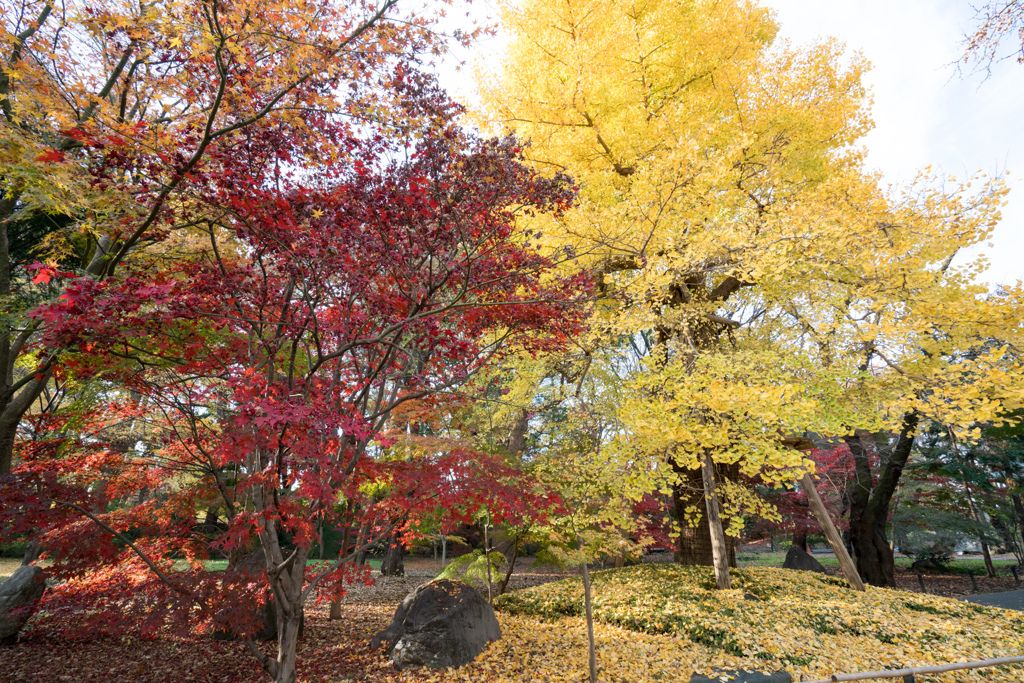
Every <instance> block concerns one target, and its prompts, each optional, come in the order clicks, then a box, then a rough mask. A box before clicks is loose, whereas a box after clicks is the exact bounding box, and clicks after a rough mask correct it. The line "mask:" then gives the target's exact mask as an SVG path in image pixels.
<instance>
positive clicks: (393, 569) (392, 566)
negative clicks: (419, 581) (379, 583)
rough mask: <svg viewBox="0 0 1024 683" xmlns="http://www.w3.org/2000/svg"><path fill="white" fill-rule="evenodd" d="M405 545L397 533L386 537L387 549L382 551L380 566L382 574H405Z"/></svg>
mask: <svg viewBox="0 0 1024 683" xmlns="http://www.w3.org/2000/svg"><path fill="white" fill-rule="evenodd" d="M404 558H405V546H404V545H402V541H400V540H399V538H398V534H392V535H391V537H390V538H389V539H388V549H387V550H386V551H384V562H383V563H382V564H381V566H380V573H381V575H382V576H405V562H404Z"/></svg>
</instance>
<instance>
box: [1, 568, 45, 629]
mask: <svg viewBox="0 0 1024 683" xmlns="http://www.w3.org/2000/svg"><path fill="white" fill-rule="evenodd" d="M45 590H46V581H45V580H44V579H43V570H42V569H40V568H39V567H37V566H36V565H34V564H30V565H25V566H22V567H18V569H17V570H15V572H14V573H13V574H11V576H10V578H8V579H7V580H6V581H4V582H3V583H2V584H0V643H3V644H5V645H7V644H12V643H14V642H15V641H16V640H17V638H18V631H20V630H21V627H22V626H24V625H25V622H26V621H28V618H29V617H31V616H32V613H33V612H35V610H36V604H37V603H38V602H39V598H41V597H43V591H45Z"/></svg>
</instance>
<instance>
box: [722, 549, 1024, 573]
mask: <svg viewBox="0 0 1024 683" xmlns="http://www.w3.org/2000/svg"><path fill="white" fill-rule="evenodd" d="M812 555H813V557H814V559H816V560H817V561H818V562H820V563H821V565H822V566H823V567H830V568H835V569H839V560H837V559H836V558H835V556H833V555H817V554H813V553H812ZM785 561H786V553H784V552H781V551H779V552H774V553H743V554H740V555H737V556H736V564H738V565H739V566H740V567H782V563H783V562H785ZM893 563H894V565H895V566H896V571H897V572H901V571H909V570H910V565H912V564H913V563H914V558H912V557H897V558H895V559H894V561H893ZM992 564H993V565H995V568H996V574H998V575H999V576H1011V573H1010V567H1012V566H1014V565H1015V564H1017V561H1016V560H992ZM947 567H948V568H949V573H950V574H963V575H965V576H966V575H967V573H968V572H969V571H970V572H974V574H975V576H984V575H985V560H984V559H982V558H980V557H954V558H953V559H952V560H950V561H949V563H948V564H947Z"/></svg>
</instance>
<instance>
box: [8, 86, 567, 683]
mask: <svg viewBox="0 0 1024 683" xmlns="http://www.w3.org/2000/svg"><path fill="white" fill-rule="evenodd" d="M394 87H395V88H396V92H395V93H394V95H395V99H396V101H397V102H400V103H401V106H402V107H403V109H404V111H403V112H401V113H400V114H401V115H402V119H403V120H404V121H407V122H408V121H418V122H419V123H418V125H416V126H415V127H410V128H408V129H406V130H405V131H404V132H400V131H396V130H395V129H393V128H391V126H390V119H389V118H385V119H383V120H379V121H373V120H367V121H366V122H364V125H363V126H362V127H360V128H359V129H358V130H357V131H353V130H352V129H348V128H347V127H345V126H344V125H341V126H336V127H333V129H331V130H326V129H327V128H328V125H327V124H326V123H325V124H324V127H325V130H324V131H323V132H324V133H327V134H329V137H328V140H329V145H328V147H327V151H330V150H333V149H343V150H344V151H345V154H344V155H340V154H339V155H338V158H337V159H333V160H332V159H331V158H330V156H329V155H328V154H324V155H322V156H320V157H319V158H321V159H322V161H321V162H320V165H319V166H318V168H316V169H315V173H313V171H314V169H312V168H310V169H308V170H309V171H310V173H295V174H292V173H289V172H286V171H283V170H280V169H279V167H276V166H272V167H270V169H267V168H265V167H259V166H257V167H255V168H254V167H253V166H251V165H250V164H249V154H248V152H249V149H245V148H242V149H241V150H239V151H240V152H243V153H240V154H239V155H238V156H231V157H229V156H224V157H221V159H220V163H221V165H222V168H227V169H230V171H231V172H230V174H228V175H225V176H223V177H221V178H219V180H220V181H221V182H217V183H213V184H212V185H211V187H210V188H209V190H208V191H209V192H210V199H211V201H213V200H216V201H218V202H219V203H220V205H221V206H224V207H226V208H228V209H229V210H230V211H229V212H226V213H225V215H224V216H223V217H222V219H221V220H220V221H218V222H216V223H214V222H212V221H211V222H206V223H204V224H203V225H202V230H201V232H200V234H202V233H205V239H206V245H205V247H204V248H203V249H201V250H195V251H193V252H191V254H190V255H189V256H188V257H187V258H186V257H182V258H179V259H176V260H174V261H172V262H170V263H167V262H166V260H164V259H163V258H161V252H159V251H153V252H143V253H140V254H138V255H137V257H136V258H135V259H133V260H132V262H131V263H130V264H129V263H126V264H125V265H124V267H121V268H119V269H117V270H116V271H115V272H113V273H110V274H108V275H107V276H106V277H105V278H103V279H97V278H93V277H90V276H88V275H86V274H81V275H80V274H75V273H65V272H60V271H58V270H55V269H52V268H51V269H44V270H43V271H41V273H42V276H43V277H49V278H51V279H53V278H63V279H64V283H63V286H62V289H63V295H62V296H61V297H60V298H59V299H57V300H56V301H54V302H52V303H50V304H48V305H45V306H42V307H40V308H38V309H36V310H35V311H33V312H32V314H31V318H32V319H33V320H38V321H40V323H41V329H42V334H41V336H40V342H39V343H40V344H41V345H42V349H43V350H49V349H62V350H71V349H73V350H74V351H75V353H74V354H71V353H70V352H66V355H65V356H64V357H63V359H62V364H63V365H62V367H74V369H75V370H76V371H77V372H78V373H79V374H81V375H88V374H92V375H94V376H96V377H97V378H103V379H106V380H108V381H113V382H117V383H118V384H119V385H121V386H124V387H128V388H130V389H131V390H132V391H133V392H137V393H138V394H139V395H141V396H142V397H144V398H145V399H146V400H145V403H144V405H143V404H141V403H139V402H136V403H135V404H129V403H121V404H120V405H119V408H120V409H121V410H122V411H124V412H131V411H133V410H137V411H140V412H141V413H143V414H144V417H145V419H146V420H147V422H148V423H149V424H150V425H152V426H151V429H152V430H153V431H154V433H155V436H156V437H157V438H156V439H155V440H153V441H155V444H156V445H151V443H152V442H150V443H146V444H141V443H140V444H137V445H136V448H135V449H129V450H128V451H127V452H124V453H106V454H104V457H105V458H106V460H107V461H108V462H107V470H108V472H107V474H106V477H107V480H108V483H107V485H106V486H105V487H103V488H102V489H96V488H95V487H90V486H88V480H90V479H92V478H95V477H96V476H97V473H96V472H95V470H94V469H93V468H91V466H90V461H89V459H88V458H87V457H85V456H77V455H76V458H77V459H74V460H69V459H67V458H65V457H41V458H37V459H32V460H31V461H26V462H24V463H22V464H21V465H20V466H19V467H18V468H16V469H15V470H14V471H13V473H12V477H11V478H9V479H8V480H7V482H6V483H5V492H4V496H3V499H4V507H5V510H4V516H5V519H10V520H14V521H13V523H11V524H8V525H7V528H6V529H5V531H7V532H9V533H22V532H24V531H25V530H26V529H30V528H32V529H36V530H38V533H39V535H40V540H41V541H42V544H43V546H44V547H45V548H46V549H47V552H48V554H49V555H50V556H51V557H52V558H53V559H54V560H55V561H56V564H55V565H54V568H53V569H52V570H51V571H53V572H54V573H55V575H56V576H63V575H69V574H76V575H78V574H81V572H82V571H84V570H86V569H89V568H92V567H94V566H96V565H100V566H101V567H102V572H103V576H106V577H108V578H109V577H111V576H121V577H124V581H123V583H124V586H131V587H132V590H133V596H134V605H135V608H134V609H135V610H140V611H142V612H144V613H147V614H148V616H147V622H148V623H149V624H150V628H157V627H158V626H159V624H160V623H161V622H162V620H163V619H164V618H176V619H178V623H182V624H184V625H188V624H189V623H190V622H191V621H193V620H194V619H195V618H198V620H199V621H200V622H205V623H207V624H211V623H212V625H213V626H215V627H217V628H228V629H230V630H235V631H237V632H240V633H241V634H243V635H249V634H251V632H252V631H251V628H252V615H251V614H247V613H246V611H245V609H244V607H241V606H240V605H243V604H245V603H242V602H239V603H238V605H239V606H234V605H235V604H236V603H235V600H236V599H237V598H238V594H239V593H238V592H239V591H244V590H250V588H246V587H247V586H250V587H251V585H252V584H251V583H250V580H249V578H250V577H247V576H246V575H243V573H241V572H234V571H233V569H234V567H235V566H236V565H237V564H238V563H239V561H240V559H241V558H242V557H244V556H245V555H246V554H247V553H248V552H249V551H250V550H251V549H252V547H253V546H254V545H257V546H258V547H260V548H262V559H263V565H264V566H265V577H266V583H265V584H261V582H262V578H261V579H260V581H259V582H257V585H267V586H269V589H270V592H271V595H272V603H273V609H274V611H275V613H276V616H277V628H278V631H277V641H278V651H277V656H276V657H271V656H267V655H265V654H263V653H262V652H261V651H260V650H259V649H258V648H256V647H255V645H253V644H252V643H251V641H250V647H251V649H252V651H253V653H254V655H255V656H257V657H258V658H259V659H260V662H261V664H262V665H263V667H264V669H265V670H266V671H267V673H268V675H269V676H270V677H271V678H273V679H274V680H275V681H293V680H295V671H296V668H295V667H296V659H295V646H296V639H297V637H298V633H299V628H300V624H301V621H300V620H301V614H302V607H303V605H304V604H305V603H306V601H307V600H308V599H309V598H310V597H311V596H313V595H315V594H316V593H317V591H319V590H320V588H321V587H331V586H333V590H334V594H337V591H338V590H340V589H341V580H342V579H343V578H344V577H345V576H347V575H348V571H349V570H348V569H347V568H346V566H345V562H346V561H348V560H350V559H351V557H341V558H338V559H337V561H335V562H333V563H332V565H331V566H330V567H329V568H326V569H320V570H317V571H316V572H314V573H313V574H311V575H307V573H306V560H307V558H308V557H309V556H310V551H311V548H312V547H313V545H314V544H315V542H316V540H317V539H316V536H317V529H318V527H320V526H322V525H323V524H325V523H327V524H331V523H335V522H336V521H338V520H339V519H341V518H342V517H343V516H344V515H345V513H344V512H343V510H344V506H341V505H339V502H343V501H354V502H356V503H358V504H359V508H360V510H361V514H360V515H359V517H358V523H360V524H364V523H365V524H368V525H369V527H370V528H371V529H372V537H371V538H367V539H364V540H363V541H362V543H363V546H362V547H364V548H365V547H366V545H368V544H369V543H370V542H372V541H373V540H374V539H380V538H384V537H387V536H389V535H391V534H392V532H393V531H394V530H395V528H396V520H402V519H409V518H412V517H414V516H415V511H417V510H422V509H429V510H433V509H435V508H436V507H437V506H442V507H444V508H447V509H452V510H457V511H459V512H461V513H462V514H464V515H466V516H470V515H472V514H475V513H476V512H477V511H478V509H479V508H480V506H482V505H484V504H486V506H487V508H488V509H489V510H490V511H491V514H492V515H497V516H501V517H505V518H518V517H517V516H519V517H521V516H522V515H524V514H530V510H531V509H532V508H534V507H537V508H540V507H543V505H541V504H539V503H537V504H535V503H536V501H535V500H534V497H533V496H532V495H531V494H530V493H529V491H530V490H532V487H531V486H530V485H528V484H526V485H524V484H522V483H518V484H515V483H509V482H512V481H513V480H514V479H515V477H516V476H517V475H516V473H515V472H514V471H506V470H504V469H502V467H501V465H500V463H490V464H486V465H485V464H483V463H480V462H477V461H479V460H480V459H483V460H486V456H483V455H481V454H474V453H471V452H467V451H465V450H459V451H453V452H446V453H438V454H436V455H435V457H431V458H416V459H412V460H406V459H393V458H385V457H382V455H383V453H382V451H383V449H386V448H388V447H389V443H390V442H389V440H388V439H386V438H382V437H381V436H380V433H381V431H382V429H383V428H384V427H385V425H386V423H387V421H388V419H389V416H390V415H391V414H392V412H393V410H394V409H395V408H396V407H397V406H399V405H402V404H403V403H407V402H410V401H414V400H417V399H423V398H425V397H427V396H430V395H433V394H437V393H439V392H445V391H447V390H450V389H452V388H453V387H456V386H458V385H460V384H462V383H463V382H465V381H466V380H467V379H468V378H470V377H472V376H473V375H474V374H475V373H476V372H477V371H478V370H479V369H480V368H481V367H483V366H484V365H485V364H486V363H487V362H488V361H489V359H491V358H493V357H494V356H495V355H496V354H499V353H500V352H501V349H502V347H503V345H504V344H505V343H506V342H507V341H509V340H512V339H515V340H518V345H519V348H522V349H526V350H530V349H533V350H537V351H541V350H545V349H551V348H556V347H558V346H559V345H560V344H561V343H563V342H562V340H563V338H564V337H565V336H566V335H568V334H573V333H575V332H576V331H577V328H578V324H579V316H578V314H577V312H576V305H575V302H576V299H577V298H578V297H579V296H580V293H581V292H583V293H584V294H585V292H586V289H587V288H586V282H585V280H582V279H565V278H561V277H554V276H551V275H549V271H550V270H551V269H552V267H553V266H554V263H553V262H552V261H551V260H550V259H549V258H547V257H545V256H543V255H541V254H539V253H537V251H536V250H535V249H533V248H532V247H531V246H530V245H529V244H528V243H527V242H526V241H525V240H523V239H522V235H521V233H520V232H519V228H518V219H519V218H520V216H521V215H522V214H523V213H524V212H535V213H541V212H549V211H551V212H557V211H560V210H563V209H564V208H565V207H566V206H567V205H568V203H569V202H570V201H571V199H572V187H571V185H570V183H569V182H568V181H567V179H566V178H564V177H556V178H544V177H540V176H538V175H537V174H536V173H535V172H533V171H531V170H530V169H528V168H527V167H525V166H524V165H522V164H521V163H520V162H519V161H518V155H519V148H518V147H517V144H516V143H515V141H514V140H513V139H511V138H504V139H494V140H478V139H475V138H473V137H472V136H469V135H468V134H467V133H465V132H464V131H462V129H460V128H459V124H458V113H459V110H458V107H457V106H455V105H453V104H451V103H450V102H448V101H447V99H446V98H445V97H444V94H443V93H442V92H440V91H439V90H438V89H437V88H436V87H435V86H433V85H432V82H431V81H430V79H428V78H426V77H423V76H420V75H417V74H415V73H411V72H408V71H401V72H400V73H399V75H398V76H397V77H396V79H395V81H394ZM278 143H279V139H278V138H277V136H276V135H274V131H272V130H271V131H269V132H267V133H265V137H264V136H260V135H256V134H255V132H253V133H252V134H251V136H250V138H249V144H250V146H251V147H255V148H256V150H257V151H258V150H259V149H260V148H261V146H262V145H267V146H270V147H275V148H276V145H277V144H278ZM502 477H504V479H503V478H502ZM154 478H156V479H159V480H160V483H161V495H160V496H159V497H157V498H154V499H151V500H147V501H146V502H145V503H143V504H140V505H131V506H126V507H124V506H112V505H110V503H111V502H112V501H114V500H116V499H119V498H123V497H124V496H125V495H126V494H128V495H130V494H131V492H132V491H136V490H138V488H139V486H140V485H141V484H148V482H151V481H152V480H153V479H154ZM503 481H504V482H506V483H502V482H503ZM83 484H85V485H83ZM367 486H373V487H376V489H377V494H375V495H374V496H372V497H370V496H367V495H365V493H366V490H367V489H366V487H367ZM211 501H216V504H217V505H218V506H219V507H220V508H221V509H223V510H224V513H223V514H224V516H225V517H226V519H227V527H226V529H225V530H223V531H222V532H219V533H214V534H212V538H211V537H210V535H209V534H199V533H197V532H196V529H195V525H196V521H195V513H196V510H197V509H198V510H203V509H206V508H207V507H208V506H209V505H210V502H211ZM129 530H132V533H133V534H134V535H140V537H139V538H138V540H135V541H133V540H132V539H131V538H129V536H127V535H126V533H127V532H128V531H129ZM212 550H219V551H221V552H224V553H225V554H227V555H228V556H229V558H230V559H229V571H228V573H227V574H225V575H223V576H217V575H211V574H209V573H207V572H205V571H204V570H203V564H202V563H203V561H204V560H205V559H206V558H207V557H209V554H210V552H211V551H212ZM175 557H178V558H184V560H185V561H186V562H187V563H188V565H189V569H188V570H185V571H181V570H177V569H176V570H174V571H172V566H173V558H175ZM143 565H145V566H146V567H148V573H147V572H143V573H144V574H147V575H148V576H149V579H148V580H140V579H139V578H138V576H139V570H140V569H144V567H143ZM262 576H263V575H262V574H261V577H262ZM75 585H77V584H71V585H70V586H69V587H67V588H65V589H63V590H64V592H65V593H68V594H70V593H73V586H75ZM110 589H111V590H114V591H117V590H118V584H117V583H116V582H115V583H113V584H111V585H110ZM197 608H198V612H197V611H196V609H197ZM129 611H134V610H129ZM193 626H194V624H193Z"/></svg>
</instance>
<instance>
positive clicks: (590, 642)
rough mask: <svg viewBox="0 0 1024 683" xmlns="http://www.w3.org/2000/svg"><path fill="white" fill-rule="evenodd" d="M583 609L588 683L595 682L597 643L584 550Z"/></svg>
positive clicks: (581, 545) (581, 543)
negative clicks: (585, 626) (588, 668)
mask: <svg viewBox="0 0 1024 683" xmlns="http://www.w3.org/2000/svg"><path fill="white" fill-rule="evenodd" d="M576 538H577V540H578V541H579V544H580V549H581V550H585V548H586V546H584V544H583V537H582V536H579V535H577V536H576ZM583 609H584V611H585V613H586V617H587V655H588V656H587V662H588V664H589V665H590V683H597V645H596V643H595V642H594V611H593V609H592V608H591V603H590V570H589V569H588V568H587V556H586V552H584V555H583Z"/></svg>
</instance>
